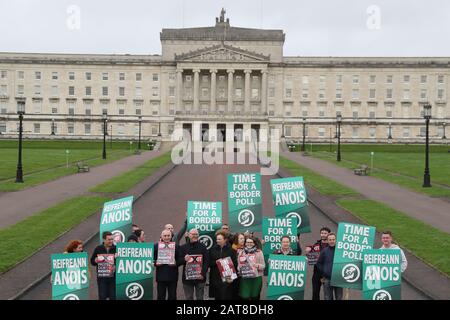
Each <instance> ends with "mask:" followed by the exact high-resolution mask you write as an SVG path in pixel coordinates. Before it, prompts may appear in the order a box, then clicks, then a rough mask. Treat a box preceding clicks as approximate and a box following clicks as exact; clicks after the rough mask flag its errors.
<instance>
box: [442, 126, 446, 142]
mask: <svg viewBox="0 0 450 320" xmlns="http://www.w3.org/2000/svg"><path fill="white" fill-rule="evenodd" d="M446 125H447V124H446V123H445V122H443V123H442V127H443V128H444V135H443V136H442V139H447V137H446V136H445V126H446Z"/></svg>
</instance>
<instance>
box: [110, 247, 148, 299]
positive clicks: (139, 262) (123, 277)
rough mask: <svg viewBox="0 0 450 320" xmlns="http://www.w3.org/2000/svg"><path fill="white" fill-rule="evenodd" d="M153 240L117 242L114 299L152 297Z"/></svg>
mask: <svg viewBox="0 0 450 320" xmlns="http://www.w3.org/2000/svg"><path fill="white" fill-rule="evenodd" d="M153 248H154V247H153V242H141V243H136V242H123V243H118V244H117V259H116V299H117V300H152V299H153Z"/></svg>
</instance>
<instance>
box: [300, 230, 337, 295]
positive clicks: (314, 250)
mask: <svg viewBox="0 0 450 320" xmlns="http://www.w3.org/2000/svg"><path fill="white" fill-rule="evenodd" d="M330 232H331V230H330V228H328V227H322V228H321V229H320V240H317V241H316V243H315V244H313V245H312V246H307V247H306V249H305V251H306V257H307V258H308V263H309V264H314V271H313V276H312V288H313V289H312V299H313V300H320V287H321V286H322V281H321V280H320V279H321V278H322V275H321V274H320V271H319V269H318V268H317V265H316V263H317V259H318V257H319V255H320V252H321V251H322V250H323V249H325V248H326V247H327V246H328V239H327V238H328V234H329V233H330Z"/></svg>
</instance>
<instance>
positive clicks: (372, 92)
mask: <svg viewBox="0 0 450 320" xmlns="http://www.w3.org/2000/svg"><path fill="white" fill-rule="evenodd" d="M342 92H343V91H342V89H336V91H335V98H336V99H342V97H343V94H342ZM351 92H352V99H361V94H360V92H361V91H360V90H359V89H352V91H351ZM402 92H403V95H402V99H403V100H410V99H411V90H410V89H403V91H402ZM274 97H275V88H274V87H270V88H269V98H274ZM284 97H285V98H286V99H292V97H293V90H292V89H291V88H285V91H284ZM393 97H394V90H393V89H392V88H388V89H386V95H385V98H386V99H393ZM436 97H437V99H438V100H444V99H445V89H443V88H438V89H437V92H436ZM301 98H302V99H309V98H310V94H309V89H308V88H303V89H302V91H301ZM317 98H318V99H319V100H324V99H325V98H326V93H325V89H324V88H321V89H319V90H318V96H317ZM369 99H376V89H373V88H371V89H369ZM420 99H428V90H427V89H420Z"/></svg>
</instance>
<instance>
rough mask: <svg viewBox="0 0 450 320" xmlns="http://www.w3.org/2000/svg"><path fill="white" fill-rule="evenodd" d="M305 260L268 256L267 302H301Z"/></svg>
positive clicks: (303, 288)
mask: <svg viewBox="0 0 450 320" xmlns="http://www.w3.org/2000/svg"><path fill="white" fill-rule="evenodd" d="M307 267H308V265H307V260H306V257H305V256H285V255H275V254H271V255H270V256H269V275H268V277H267V283H268V289H267V299H268V300H303V299H304V296H305V284H306V270H307Z"/></svg>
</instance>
